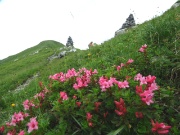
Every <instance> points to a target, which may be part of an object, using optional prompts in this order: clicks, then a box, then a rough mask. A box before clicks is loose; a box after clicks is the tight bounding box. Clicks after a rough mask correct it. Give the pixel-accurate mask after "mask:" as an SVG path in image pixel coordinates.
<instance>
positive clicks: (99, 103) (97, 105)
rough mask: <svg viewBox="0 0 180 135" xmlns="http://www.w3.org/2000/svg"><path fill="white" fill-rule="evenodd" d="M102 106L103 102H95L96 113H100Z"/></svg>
mask: <svg viewBox="0 0 180 135" xmlns="http://www.w3.org/2000/svg"><path fill="white" fill-rule="evenodd" d="M101 104H102V102H95V103H94V105H95V109H94V110H95V111H96V112H98V110H99V106H100V105H101Z"/></svg>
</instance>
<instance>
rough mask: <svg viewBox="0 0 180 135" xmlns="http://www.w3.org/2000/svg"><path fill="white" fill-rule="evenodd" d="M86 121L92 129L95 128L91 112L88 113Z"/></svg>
mask: <svg viewBox="0 0 180 135" xmlns="http://www.w3.org/2000/svg"><path fill="white" fill-rule="evenodd" d="M86 119H87V122H88V125H89V126H90V127H92V126H93V123H92V120H91V119H92V114H91V113H90V112H87V113H86Z"/></svg>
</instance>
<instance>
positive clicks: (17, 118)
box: [7, 112, 26, 126]
mask: <svg viewBox="0 0 180 135" xmlns="http://www.w3.org/2000/svg"><path fill="white" fill-rule="evenodd" d="M25 117H26V115H25V114H24V113H22V112H19V113H16V112H15V113H14V115H13V116H12V118H11V122H10V123H7V124H8V125H9V126H16V124H17V123H19V122H20V121H23V120H24V118H25Z"/></svg>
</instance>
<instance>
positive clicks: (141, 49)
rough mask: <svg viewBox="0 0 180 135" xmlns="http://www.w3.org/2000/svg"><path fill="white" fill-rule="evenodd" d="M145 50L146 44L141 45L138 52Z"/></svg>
mask: <svg viewBox="0 0 180 135" xmlns="http://www.w3.org/2000/svg"><path fill="white" fill-rule="evenodd" d="M146 48H147V45H146V44H144V45H142V46H141V48H140V49H139V52H145V51H146Z"/></svg>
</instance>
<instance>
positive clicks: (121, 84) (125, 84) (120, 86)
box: [118, 80, 129, 88]
mask: <svg viewBox="0 0 180 135" xmlns="http://www.w3.org/2000/svg"><path fill="white" fill-rule="evenodd" d="M118 87H119V88H128V87H129V83H128V81H126V80H125V81H124V82H120V81H119V82H118Z"/></svg>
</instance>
